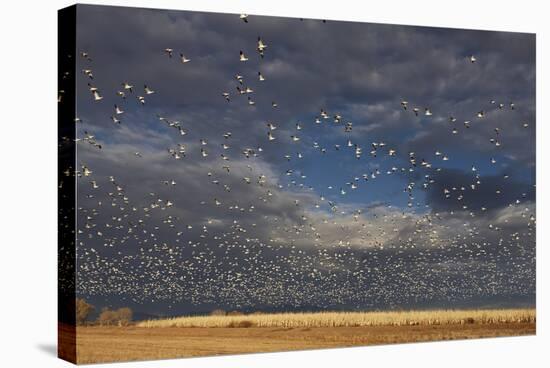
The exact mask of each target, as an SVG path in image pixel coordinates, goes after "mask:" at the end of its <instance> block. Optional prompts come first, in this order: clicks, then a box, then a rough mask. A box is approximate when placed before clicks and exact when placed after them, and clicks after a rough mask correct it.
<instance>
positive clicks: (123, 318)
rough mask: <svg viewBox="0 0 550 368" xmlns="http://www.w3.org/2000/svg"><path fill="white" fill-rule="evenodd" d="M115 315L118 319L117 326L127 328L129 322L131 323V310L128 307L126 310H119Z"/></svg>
mask: <svg viewBox="0 0 550 368" xmlns="http://www.w3.org/2000/svg"><path fill="white" fill-rule="evenodd" d="M116 315H117V318H118V325H119V326H128V325H129V324H130V322H132V316H133V313H132V310H131V309H130V308H128V307H126V308H119V309H118V310H117V311H116Z"/></svg>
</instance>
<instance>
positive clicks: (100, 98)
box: [92, 90, 103, 101]
mask: <svg viewBox="0 0 550 368" xmlns="http://www.w3.org/2000/svg"><path fill="white" fill-rule="evenodd" d="M92 94H93V95H94V101H100V100H103V96H101V95H100V94H99V91H97V90H96V91H93V92H92Z"/></svg>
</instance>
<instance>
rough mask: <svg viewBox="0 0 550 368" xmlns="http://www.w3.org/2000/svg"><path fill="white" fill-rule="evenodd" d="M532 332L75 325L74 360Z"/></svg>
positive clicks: (512, 328) (486, 327) (528, 331)
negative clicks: (76, 358) (75, 352)
mask: <svg viewBox="0 0 550 368" xmlns="http://www.w3.org/2000/svg"><path fill="white" fill-rule="evenodd" d="M533 334H535V324H534V323H503V324H466V325H458V324H457V325H439V326H438V325H432V326H373V327H333V328H324V327H322V328H311V329H307V328H305V329H304V328H295V329H284V328H265V327H264V328H254V327H251V328H196V327H195V328H181V327H166V328H139V327H79V328H77V356H78V363H79V364H85V363H100V362H112V361H130V360H147V359H163V358H164V359H165V358H178V357H192V356H204V355H222V354H240V353H257V352H273V351H285V350H306V349H320V348H333V347H346V346H361V345H376V344H391V343H405V342H421V341H434V340H453V339H472V338H481V337H499V336H519V335H533Z"/></svg>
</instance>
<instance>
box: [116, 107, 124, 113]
mask: <svg viewBox="0 0 550 368" xmlns="http://www.w3.org/2000/svg"><path fill="white" fill-rule="evenodd" d="M115 113H116V114H117V115H120V114H123V113H124V110H122V109H121V108H120V107H118V105H115Z"/></svg>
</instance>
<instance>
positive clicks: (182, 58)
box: [180, 54, 191, 64]
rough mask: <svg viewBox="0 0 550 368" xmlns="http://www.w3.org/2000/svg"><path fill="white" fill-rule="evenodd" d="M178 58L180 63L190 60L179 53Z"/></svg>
mask: <svg viewBox="0 0 550 368" xmlns="http://www.w3.org/2000/svg"><path fill="white" fill-rule="evenodd" d="M180 60H181V63H182V64H185V63H188V62H190V61H191V59H188V58H186V57H185V55H183V54H180Z"/></svg>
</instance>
